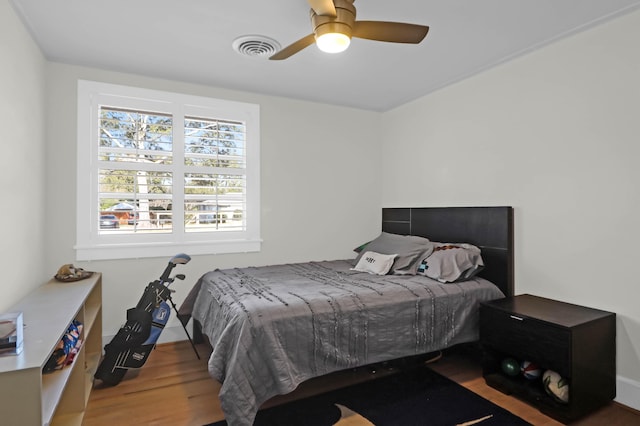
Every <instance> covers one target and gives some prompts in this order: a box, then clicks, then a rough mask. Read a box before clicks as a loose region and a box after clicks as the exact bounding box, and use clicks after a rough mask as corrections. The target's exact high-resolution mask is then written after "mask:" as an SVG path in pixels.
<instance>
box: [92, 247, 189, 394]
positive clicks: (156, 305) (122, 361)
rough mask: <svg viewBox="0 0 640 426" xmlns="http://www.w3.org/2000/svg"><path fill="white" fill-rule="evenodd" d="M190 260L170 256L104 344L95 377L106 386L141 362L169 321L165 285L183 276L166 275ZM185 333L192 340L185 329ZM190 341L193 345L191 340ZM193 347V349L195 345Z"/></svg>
mask: <svg viewBox="0 0 640 426" xmlns="http://www.w3.org/2000/svg"><path fill="white" fill-rule="evenodd" d="M189 260H191V258H190V257H189V256H188V255H186V254H178V255H176V256H174V257H172V258H171V260H170V261H169V264H168V265H167V267H166V269H165V270H164V273H163V274H162V276H161V277H160V279H159V280H155V281H153V282H151V283H149V285H148V286H147V287H146V288H145V289H144V293H143V294H142V297H141V298H140V301H139V302H138V304H137V305H136V307H135V308H131V309H128V310H127V321H126V323H125V324H124V325H123V326H122V327H120V330H118V333H117V334H116V335H115V337H114V338H113V339H112V340H111V342H110V343H108V344H107V345H105V347H104V352H105V353H104V357H103V358H102V361H101V363H100V365H99V366H98V369H97V370H96V373H95V375H94V377H95V378H96V379H99V380H102V383H103V384H105V385H108V386H115V385H117V384H118V383H120V381H121V380H122V378H123V377H124V375H125V374H126V372H127V370H129V369H132V368H140V367H142V366H143V365H144V363H145V362H146V361H147V358H149V354H150V353H151V350H152V349H153V348H154V347H155V345H156V342H157V341H158V338H159V337H160V333H162V330H163V329H164V326H165V325H166V324H167V321H168V320H169V315H170V314H171V307H170V306H169V304H168V303H167V301H169V302H171V304H172V305H173V307H174V309H175V304H174V303H173V300H172V299H171V290H170V289H169V287H168V286H169V284H171V283H172V282H173V281H174V280H175V278H178V279H181V280H182V279H184V275H176V277H174V278H170V277H169V274H170V273H171V270H172V269H173V268H174V267H175V266H176V264H178V263H181V264H184V263H187V262H189ZM183 327H184V325H183ZM185 332H187V330H186V328H185ZM187 336H188V337H189V341H191V336H189V333H188V332H187ZM191 344H192V346H193V342H192V341H191ZM193 349H194V350H195V346H194V347H193ZM196 355H198V352H197V350H196ZM198 358H200V356H199V355H198Z"/></svg>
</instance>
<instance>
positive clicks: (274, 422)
mask: <svg viewBox="0 0 640 426" xmlns="http://www.w3.org/2000/svg"><path fill="white" fill-rule="evenodd" d="M225 425H227V423H226V422H225V421H224V420H223V421H220V422H216V423H212V424H211V425H207V426H225ZM254 425H255V426H297V425H304V426H334V425H337V426H372V425H375V426H400V425H401V426H425V425H428V426H445V425H446V426H454V425H465V426H467V425H479V426H520V425H522V426H524V425H530V423H528V422H526V421H524V420H523V419H521V418H520V417H517V416H516V415H514V414H512V413H510V412H509V411H507V410H505V409H503V408H501V407H499V406H497V405H495V404H493V403H492V402H490V401H488V400H486V399H484V398H482V397H481V396H479V395H477V394H475V393H473V392H472V391H470V390H468V389H466V388H465V387H463V386H461V385H458V384H457V383H455V382H454V381H452V380H450V379H448V378H446V377H444V376H442V375H440V374H438V373H436V372H434V371H432V370H431V369H429V368H428V367H415V368H412V369H408V370H405V371H402V372H399V373H396V374H393V375H391V376H386V377H381V378H379V379H374V380H371V381H367V382H365V383H359V384H356V385H352V386H348V387H345V388H342V389H337V390H334V391H331V392H327V393H323V394H320V395H315V396H312V397H309V398H305V399H302V400H298V401H292V402H289V403H286V404H282V405H279V406H275V407H271V408H268V409H265V410H261V411H259V412H258V415H257V417H256V420H255V423H254Z"/></svg>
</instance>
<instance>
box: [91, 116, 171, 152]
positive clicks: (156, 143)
mask: <svg viewBox="0 0 640 426" xmlns="http://www.w3.org/2000/svg"><path fill="white" fill-rule="evenodd" d="M172 132H173V125H172V119H171V116H169V115H163V114H156V113H147V112H142V111H128V110H124V109H117V108H108V107H101V108H100V149H99V159H100V161H127V162H139V163H153V164H171V162H172V150H173V141H172Z"/></svg>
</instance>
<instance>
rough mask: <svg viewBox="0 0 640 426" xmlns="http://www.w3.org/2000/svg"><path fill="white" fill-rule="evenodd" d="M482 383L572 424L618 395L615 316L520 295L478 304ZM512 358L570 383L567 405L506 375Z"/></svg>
mask: <svg viewBox="0 0 640 426" xmlns="http://www.w3.org/2000/svg"><path fill="white" fill-rule="evenodd" d="M480 343H481V345H482V348H483V366H482V373H483V376H484V379H485V381H486V382H487V384H488V385H489V386H491V387H494V388H496V389H498V390H500V391H502V392H504V393H506V394H512V395H514V396H516V397H518V398H520V399H523V400H525V401H527V402H529V403H530V404H532V405H534V406H536V407H537V408H538V409H540V411H542V412H543V413H545V414H547V415H549V416H550V417H553V418H555V419H557V420H560V421H562V422H568V421H572V420H575V419H577V418H579V417H581V416H583V415H585V414H587V413H588V412H590V411H593V410H595V409H597V408H599V407H600V406H602V405H604V404H607V403H608V402H610V401H611V400H612V399H613V398H615V396H616V316H615V314H614V313H612V312H606V311H601V310H598V309H592V308H587V307H584V306H578V305H573V304H570V303H564V302H559V301H556V300H551V299H546V298H543V297H537V296H532V295H529V294H523V295H519V296H515V297H509V298H505V299H498V300H494V301H491V302H486V303H482V304H481V305H480ZM505 358H514V359H516V360H517V361H519V362H522V361H524V360H527V361H531V362H533V363H535V364H537V365H538V366H539V367H540V368H541V370H542V371H545V370H553V371H556V372H557V373H559V374H560V375H561V376H562V377H563V378H565V379H566V380H568V382H569V386H570V387H569V402H568V403H560V402H557V401H555V400H554V399H553V398H551V397H550V396H549V395H548V394H547V393H546V392H545V390H544V388H543V385H542V380H541V379H536V380H529V379H526V378H524V377H523V375H522V374H519V375H517V376H511V375H507V374H505V372H504V371H503V370H502V367H501V363H502V361H503V360H504V359H505Z"/></svg>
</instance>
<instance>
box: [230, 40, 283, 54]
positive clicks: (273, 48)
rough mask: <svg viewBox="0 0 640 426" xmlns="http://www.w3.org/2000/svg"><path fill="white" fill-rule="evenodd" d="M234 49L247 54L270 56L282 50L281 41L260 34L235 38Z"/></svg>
mask: <svg viewBox="0 0 640 426" xmlns="http://www.w3.org/2000/svg"><path fill="white" fill-rule="evenodd" d="M232 46H233V50H235V51H236V52H238V53H240V54H241V55H245V56H253V57H258V58H268V57H269V56H271V55H273V54H274V53H276V52H277V51H279V50H280V43H278V42H277V41H275V40H274V39H272V38H269V37H265V36H260V35H248V36H242V37H238V38H237V39H235V40H233V44H232Z"/></svg>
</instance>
